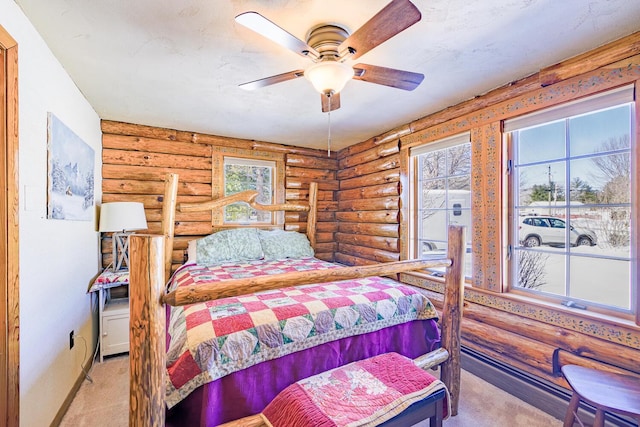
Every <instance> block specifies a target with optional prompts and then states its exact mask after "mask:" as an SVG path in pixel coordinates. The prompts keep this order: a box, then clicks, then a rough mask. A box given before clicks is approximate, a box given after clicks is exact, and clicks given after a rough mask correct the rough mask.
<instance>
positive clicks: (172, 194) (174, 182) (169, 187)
mask: <svg viewBox="0 0 640 427" xmlns="http://www.w3.org/2000/svg"><path fill="white" fill-rule="evenodd" d="M177 197H178V174H176V173H169V174H167V176H166V177H165V183H164V198H163V199H162V235H163V236H164V238H165V243H164V274H165V276H164V277H165V279H164V282H167V281H168V280H169V277H171V256H172V255H173V234H174V231H175V224H176V202H177V200H176V199H177Z"/></svg>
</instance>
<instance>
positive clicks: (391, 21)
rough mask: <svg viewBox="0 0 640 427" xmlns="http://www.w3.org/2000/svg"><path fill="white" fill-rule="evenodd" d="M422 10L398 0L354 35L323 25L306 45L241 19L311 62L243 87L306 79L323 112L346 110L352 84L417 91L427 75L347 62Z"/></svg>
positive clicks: (259, 20)
mask: <svg viewBox="0 0 640 427" xmlns="http://www.w3.org/2000/svg"><path fill="white" fill-rule="evenodd" d="M421 17H422V15H421V13H420V11H419V10H418V8H417V7H416V6H415V5H414V4H413V3H411V1H409V0H393V1H391V3H389V4H387V6H385V7H384V8H383V9H382V10H380V11H379V12H378V13H377V14H376V15H375V16H373V17H372V18H371V19H369V21H367V22H366V23H365V24H364V25H363V26H362V27H360V28H359V29H358V30H356V31H355V32H354V33H353V34H349V33H348V31H347V30H346V29H344V28H342V27H341V26H339V25H336V24H323V25H319V26H316V27H314V28H312V29H311V30H310V31H309V34H308V36H307V40H306V42H303V41H302V40H300V39H298V38H297V37H295V36H294V35H292V34H290V33H289V32H287V31H285V30H284V29H282V28H280V27H279V26H278V25H276V24H274V23H273V22H271V21H269V20H268V19H267V18H265V17H264V16H262V15H260V14H259V13H257V12H245V13H242V14H240V15H238V16H236V22H238V23H239V24H242V25H244V26H245V27H247V28H249V29H251V30H253V31H255V32H256V33H258V34H261V35H262V36H264V37H266V38H268V39H270V40H272V41H274V42H276V43H278V44H280V45H282V46H284V47H286V48H287V49H290V50H292V51H293V52H295V53H297V54H298V55H301V56H304V57H306V58H309V59H311V61H313V64H312V65H311V66H309V67H308V68H307V69H306V70H295V71H290V72H287V73H283V74H278V75H275V76H271V77H266V78H263V79H259V80H254V81H251V82H247V83H243V84H241V85H240V87H241V88H243V89H247V90H253V89H258V88H261V87H264V86H269V85H272V84H276V83H281V82H285V81H288V80H293V79H296V78H298V77H302V76H305V77H306V78H307V79H308V80H310V81H311V83H312V84H313V86H314V87H315V89H316V90H317V91H318V92H320V94H321V100H322V111H323V112H328V111H332V110H336V109H338V108H340V91H341V90H342V89H343V88H344V86H345V85H346V84H347V82H348V81H349V80H351V79H352V78H353V79H356V80H361V81H365V82H369V83H375V84H379V85H384V86H390V87H394V88H398V89H403V90H413V89H415V88H416V87H418V85H419V84H420V83H421V82H422V80H423V79H424V75H422V74H419V73H413V72H411V71H403V70H397V69H394V68H386V67H380V66H377V65H369V64H356V65H354V66H353V67H351V66H349V65H347V64H345V61H346V60H352V59H356V58H358V57H360V56H362V55H364V54H365V53H367V52H368V51H370V50H371V49H373V48H374V47H376V46H378V45H380V44H381V43H383V42H385V41H386V40H388V39H390V38H391V37H393V36H395V35H396V34H398V33H400V32H401V31H403V30H405V29H407V28H409V27H410V26H411V25H413V24H415V23H416V22H418V21H419V20H420V19H421Z"/></svg>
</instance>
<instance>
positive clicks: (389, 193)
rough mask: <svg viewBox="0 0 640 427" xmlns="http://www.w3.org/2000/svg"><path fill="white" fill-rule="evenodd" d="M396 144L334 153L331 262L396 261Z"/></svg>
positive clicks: (387, 138) (392, 140)
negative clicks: (335, 229) (334, 249)
mask: <svg viewBox="0 0 640 427" xmlns="http://www.w3.org/2000/svg"><path fill="white" fill-rule="evenodd" d="M399 153H400V143H399V140H398V138H397V135H396V134H395V133H394V134H389V135H384V136H382V137H379V138H372V139H371V140H369V141H365V142H364V143H361V144H358V145H356V146H352V147H350V148H349V149H345V150H342V151H341V152H340V153H338V166H339V170H338V173H337V177H338V181H339V183H340V188H339V190H338V192H337V193H338V210H337V212H336V218H337V220H338V232H337V233H336V234H335V238H336V242H337V244H338V248H337V253H336V254H335V259H336V261H338V262H340V263H342V264H347V265H366V264H374V263H377V262H390V261H398V260H399V259H400V206H401V205H400V194H401V193H402V187H401V185H400V154H399Z"/></svg>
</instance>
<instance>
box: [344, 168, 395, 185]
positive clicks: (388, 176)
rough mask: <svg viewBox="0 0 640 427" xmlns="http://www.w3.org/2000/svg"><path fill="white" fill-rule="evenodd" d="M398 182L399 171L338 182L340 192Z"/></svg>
mask: <svg viewBox="0 0 640 427" xmlns="http://www.w3.org/2000/svg"><path fill="white" fill-rule="evenodd" d="M398 181H400V170H399V169H391V170H385V171H382V172H377V173H372V174H370V175H366V176H359V177H357V178H350V179H344V180H342V181H340V190H349V189H351V188H361V187H367V186H370V185H377V184H384V183H385V182H398Z"/></svg>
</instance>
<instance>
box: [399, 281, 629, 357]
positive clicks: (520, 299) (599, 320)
mask: <svg viewBox="0 0 640 427" xmlns="http://www.w3.org/2000/svg"><path fill="white" fill-rule="evenodd" d="M403 275H404V276H401V280H402V281H404V282H408V283H409V284H412V285H416V286H420V287H423V288H425V289H428V290H430V291H433V292H438V293H443V290H444V279H443V278H440V277H433V276H430V275H428V274H424V273H416V272H411V273H403ZM465 301H466V302H468V303H474V304H479V305H483V306H486V307H489V308H493V309H496V310H501V311H505V312H508V313H512V314H517V315H519V316H522V317H524V318H530V319H533V320H538V321H541V322H543V323H547V324H551V325H554V326H558V327H560V328H566V329H572V330H575V331H578V332H582V333H585V334H587V335H592V336H598V337H600V338H602V337H603V336H608V335H611V333H612V332H613V333H614V335H617V336H619V339H620V341H623V340H624V339H629V340H633V341H634V344H632V345H630V346H631V347H634V348H636V347H639V346H640V344H639V343H640V337H637V336H638V335H640V326H639V325H637V324H636V323H635V321H634V320H633V319H632V318H631V316H630V315H629V316H628V317H622V316H612V315H607V314H603V313H598V312H594V311H586V310H581V309H576V308H570V307H566V306H564V305H562V304H559V303H556V302H549V301H543V300H540V299H537V298H532V297H529V296H526V295H522V294H518V293H514V292H509V293H496V292H492V291H488V290H485V289H480V288H475V287H473V286H471V284H470V283H468V282H467V284H466V286H465ZM605 330H606V331H607V332H606V333H605V332H603V331H605ZM625 333H628V335H632V336H636V337H637V339H634V338H632V337H631V336H626V337H625ZM623 337H624V338H623ZM619 343H622V342H619Z"/></svg>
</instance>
